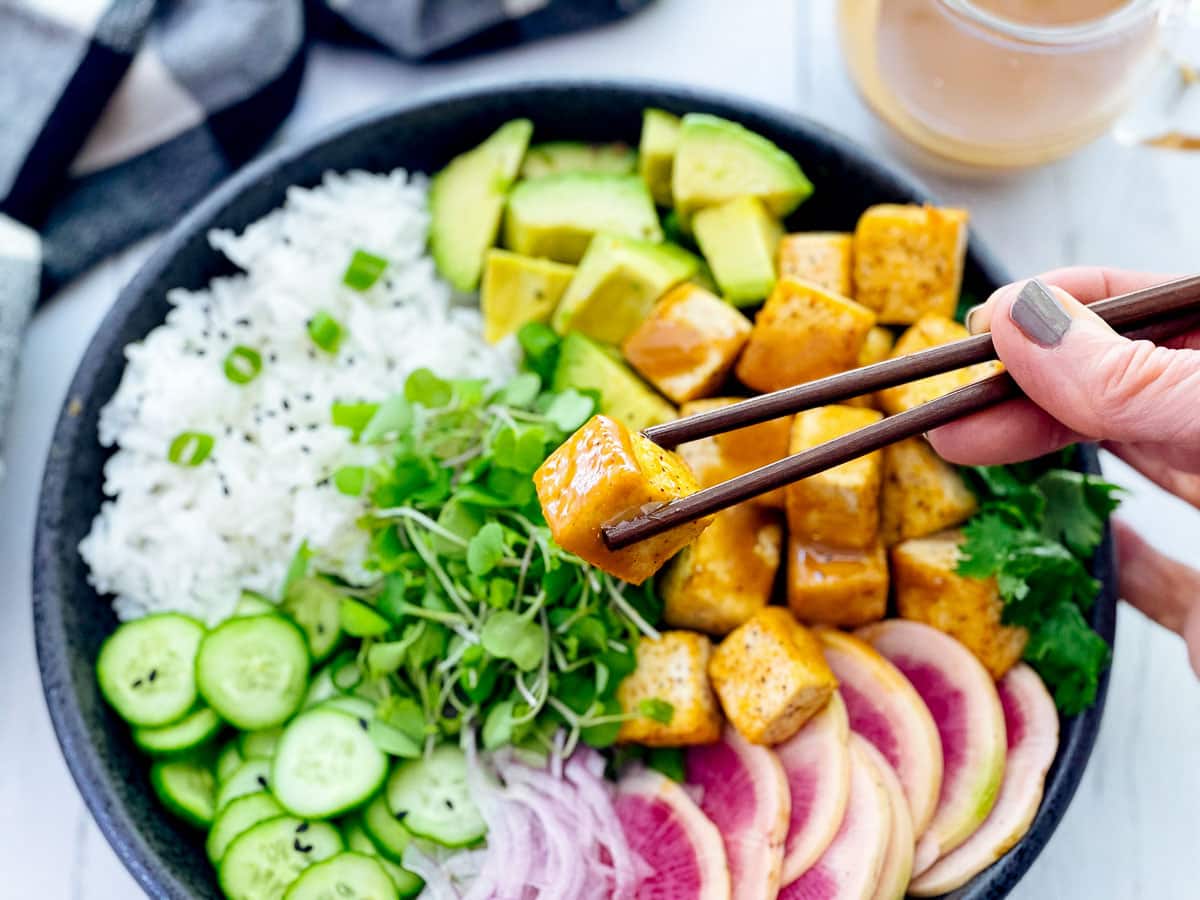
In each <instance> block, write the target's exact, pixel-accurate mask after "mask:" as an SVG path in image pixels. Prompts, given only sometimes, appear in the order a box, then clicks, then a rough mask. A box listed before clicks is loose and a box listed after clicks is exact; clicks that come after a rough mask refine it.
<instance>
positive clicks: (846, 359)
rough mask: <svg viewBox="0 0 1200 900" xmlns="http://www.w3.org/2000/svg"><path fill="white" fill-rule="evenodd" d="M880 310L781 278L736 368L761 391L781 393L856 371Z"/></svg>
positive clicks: (760, 313) (802, 282)
mask: <svg viewBox="0 0 1200 900" xmlns="http://www.w3.org/2000/svg"><path fill="white" fill-rule="evenodd" d="M874 324H875V314H874V313H872V312H871V311H870V310H869V309H867V308H866V307H864V306H860V305H859V304H857V303H855V302H854V301H853V300H851V299H849V298H848V297H843V296H841V295H840V294H834V293H832V292H830V291H827V290H825V289H824V288H822V287H820V286H818V285H815V284H812V283H810V282H807V281H797V280H796V279H794V278H781V279H779V281H778V282H777V283H776V285H775V289H774V290H773V291H772V292H771V296H770V297H768V298H767V302H766V304H764V305H763V308H762V310H761V311H760V312H759V314H758V318H757V319H755V320H754V330H753V331H752V332H750V340H749V341H748V342H747V343H746V349H745V350H743V351H742V358H741V359H739V360H738V363H737V367H736V369H735V370H734V371H735V372H736V373H737V377H738V378H740V379H741V380H742V381H743V382H744V383H745V384H748V385H749V386H750V387H752V388H754V389H755V390H759V391H777V390H779V389H780V388H785V387H791V386H792V385H794V384H801V383H802V382H805V381H812V380H813V379H816V378H824V377H825V376H826V375H834V374H836V373H838V372H844V371H845V370H846V369H852V368H854V366H855V365H856V364H857V362H858V354H859V351H860V350H862V345H863V341H865V340H866V337H867V332H868V331H870V330H871V327H872V326H873V325H874Z"/></svg>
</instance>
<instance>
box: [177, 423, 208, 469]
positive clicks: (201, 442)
mask: <svg viewBox="0 0 1200 900" xmlns="http://www.w3.org/2000/svg"><path fill="white" fill-rule="evenodd" d="M214 444H216V439H215V438H214V437H213V436H212V435H211V434H205V433H204V432H203V431H183V432H180V433H179V434H177V435H176V436H175V440H173V441H171V446H170V447H169V448H168V449H167V459H168V460H169V461H171V462H173V463H175V465H177V466H198V465H200V463H202V462H204V461H205V460H206V459H208V456H209V454H210V453H212V450H213V445H214Z"/></svg>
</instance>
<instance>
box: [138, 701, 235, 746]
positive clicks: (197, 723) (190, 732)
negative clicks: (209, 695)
mask: <svg viewBox="0 0 1200 900" xmlns="http://www.w3.org/2000/svg"><path fill="white" fill-rule="evenodd" d="M220 730H221V717H220V716H218V715H217V714H216V713H215V712H213V711H212V710H211V709H209V708H208V707H207V706H202V707H200V708H199V709H197V710H194V711H193V712H190V713H188V714H187V715H186V716H184V717H183V718H182V719H180V720H179V721H178V722H175V723H174V724H172V725H160V726H159V727H158V728H135V729H133V742H134V743H135V744H137V745H138V746H139V747H141V748H142V749H143V750H145V751H146V752H147V753H150V754H153V755H155V756H170V755H172V754H174V753H181V752H183V751H185V750H191V749H193V748H195V747H199V746H200V745H201V744H203V743H205V742H207V741H209V740H211V739H212V738H213V737H215V736H216V734H217V732H218V731H220Z"/></svg>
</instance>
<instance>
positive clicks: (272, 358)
mask: <svg viewBox="0 0 1200 900" xmlns="http://www.w3.org/2000/svg"><path fill="white" fill-rule="evenodd" d="M267 362H272V363H275V362H279V354H278V353H276V352H274V351H271V352H270V353H268V354H267Z"/></svg>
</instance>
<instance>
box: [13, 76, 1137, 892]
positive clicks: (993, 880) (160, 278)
mask: <svg viewBox="0 0 1200 900" xmlns="http://www.w3.org/2000/svg"><path fill="white" fill-rule="evenodd" d="M647 106H655V107H660V108H663V109H666V110H669V111H672V112H676V113H683V112H688V111H703V112H711V113H714V114H716V115H721V116H726V117H729V118H732V119H736V120H738V121H740V122H742V123H743V124H745V125H746V126H747V127H749V128H751V129H753V130H755V131H758V132H760V133H762V134H764V135H766V136H767V137H769V138H771V139H772V140H774V141H775V142H777V143H778V144H779V145H780V146H782V147H783V148H784V149H785V150H787V151H788V152H790V153H792V154H793V155H794V156H795V157H796V158H797V159H798V160H799V162H800V164H801V166H803V168H804V170H805V172H806V173H807V174H808V176H809V177H810V179H811V180H812V181H813V183H814V184H815V185H816V192H815V193H814V195H813V197H812V198H811V199H809V200H808V201H807V202H806V203H804V204H803V205H802V206H801V207H800V209H799V210H798V211H797V212H796V214H795V215H794V216H793V217H792V219H791V220H790V221H789V223H788V224H789V226H790V227H791V228H793V229H795V230H803V229H810V230H816V229H820V230H842V231H848V230H852V229H853V227H854V223H855V221H856V219H857V217H858V215H859V213H860V212H861V211H862V210H863V209H864V208H865V207H867V206H869V205H871V204H874V203H883V202H898V203H905V202H913V201H918V202H919V201H922V200H925V199H927V198H926V195H925V193H924V191H923V189H921V188H920V187H919V186H918V185H916V184H915V183H913V182H912V181H911V180H909V179H908V178H906V177H905V176H903V175H902V174H900V173H898V172H896V171H895V170H892V169H890V168H888V167H887V166H885V165H883V164H881V163H879V162H877V161H875V160H874V159H873V158H872V157H871V156H870V155H869V154H868V153H867V152H866V151H865V150H863V149H861V148H858V147H856V146H854V145H852V144H850V143H848V142H847V141H845V140H843V139H841V138H839V137H837V136H836V135H835V134H833V133H831V132H829V131H828V130H826V129H824V128H822V127H820V126H818V125H816V124H814V123H810V122H807V121H804V120H802V119H798V118H796V117H794V116H789V115H784V114H782V113H780V112H778V111H772V110H770V109H766V108H763V107H760V106H757V105H755V104H752V103H748V102H744V101H740V100H735V99H731V98H726V97H721V96H719V95H713V94H709V93H704V92H694V91H690V90H685V89H679V88H669V87H663V86H655V85H629V84H613V83H600V82H591V83H576V84H568V85H563V84H561V83H560V84H529V85H515V86H508V87H499V88H491V89H484V90H479V91H474V92H468V93H456V94H452V95H446V96H443V97H437V98H432V99H429V100H426V101H423V102H419V103H416V104H411V105H409V104H404V105H400V106H397V107H394V108H391V109H385V110H382V111H380V112H377V113H374V114H371V115H369V116H366V117H364V118H360V119H357V120H354V121H352V122H350V123H347V124H346V125H343V126H340V127H338V128H336V129H335V130H333V131H331V132H329V133H327V134H325V135H323V136H320V137H318V138H317V139H315V140H314V141H312V142H310V143H307V144H305V145H302V146H299V147H295V148H285V149H283V150H281V151H278V152H276V153H274V154H272V155H270V156H267V157H264V158H263V159H261V160H259V161H258V162H256V163H254V164H252V165H251V166H249V167H247V168H246V169H243V170H242V171H241V172H240V173H239V174H238V175H236V176H234V177H233V178H232V179H230V180H229V181H227V182H226V183H225V184H224V185H222V186H221V187H220V188H219V189H218V190H217V191H215V192H214V193H213V194H212V195H211V196H210V197H209V198H208V199H207V200H206V201H205V202H204V203H202V204H201V205H200V206H199V207H198V208H197V209H195V210H194V211H193V212H192V213H190V214H189V215H188V216H187V217H186V218H185V219H184V220H183V221H182V222H180V223H179V225H178V226H176V227H175V228H174V229H173V230H172V231H171V232H170V233H169V234H168V235H167V237H166V238H165V239H164V240H163V242H162V244H161V246H160V248H159V250H158V251H157V253H156V254H155V255H154V256H153V257H152V258H151V259H150V261H149V262H148V263H147V264H146V266H145V267H144V268H143V269H142V270H141V272H140V273H139V274H138V275H137V276H136V277H135V278H134V280H133V281H132V282H131V283H130V284H129V286H128V287H127V288H126V289H125V290H124V292H123V293H122V294H121V297H120V298H119V300H118V302H117V303H116V305H115V306H114V308H113V309H112V310H111V311H110V313H109V314H108V316H107V317H106V318H105V319H104V321H103V323H102V324H101V326H100V328H99V330H98V332H97V333H96V335H95V337H94V338H93V340H92V342H91V344H90V346H89V348H88V350H87V352H86V354H85V356H84V359H83V361H82V363H81V364H80V367H79V369H78V371H77V372H76V375H75V378H74V381H73V383H72V385H71V388H70V390H69V392H68V396H67V400H66V403H65V405H64V408H63V411H62V414H61V417H60V419H59V423H58V426H57V429H56V431H55V435H54V440H53V443H52V445H51V448H50V453H49V457H48V460H47V465H46V472H45V480H44V484H43V490H42V497H41V506H40V510H39V519H38V525H37V538H36V546H35V553H34V607H35V609H34V619H35V630H36V637H37V644H38V656H39V665H40V668H41V672H42V681H43V686H44V690H45V693H46V700H47V703H48V705H49V708H50V713H51V717H52V719H53V721H54V726H55V729H56V732H57V734H58V738H59V742H60V744H61V745H62V749H63V753H64V755H65V756H66V759H67V763H68V766H69V767H70V769H71V772H72V774H73V776H74V778H75V780H76V782H77V783H78V785H79V787H80V790H81V792H82V793H83V796H84V799H85V801H86V802H87V804H88V806H89V808H90V809H91V811H92V813H93V815H94V816H95V817H96V820H97V822H98V823H99V825H100V827H101V829H102V830H103V831H104V833H105V835H106V836H107V837H108V839H109V841H110V842H111V843H112V845H113V846H114V848H115V849H116V851H117V853H118V855H119V856H120V857H121V858H122V860H123V861H124V862H125V864H126V865H127V866H128V868H129V869H130V871H131V872H132V873H133V874H134V876H135V877H136V878H137V880H138V881H139V882H140V883H141V885H142V886H143V887H144V888H145V889H146V891H147V893H148V894H150V895H151V896H154V897H172V898H176V897H178V898H183V897H189V898H209V897H213V898H215V897H219V896H220V895H219V893H218V890H217V887H216V883H215V879H214V877H213V874H212V869H211V867H210V866H209V864H208V861H207V859H206V857H205V855H204V850H203V841H202V839H201V838H200V836H198V835H197V834H196V833H195V832H193V831H190V830H189V829H187V828H186V827H185V826H182V825H181V824H179V823H177V822H175V821H174V820H172V819H171V818H170V817H168V816H167V815H166V814H165V813H164V812H163V811H162V810H161V808H160V807H159V806H158V804H157V802H156V800H155V799H154V797H153V794H152V791H151V788H150V784H149V780H148V777H147V765H146V763H145V761H144V759H143V758H142V757H141V756H140V755H139V754H138V753H137V752H136V751H135V749H134V747H133V745H132V742H131V741H130V739H129V736H128V729H127V728H126V727H125V726H124V725H123V723H121V722H120V721H119V720H118V718H117V717H116V716H115V715H114V714H113V713H112V712H111V711H110V710H109V709H107V707H106V706H105V705H104V703H103V701H102V699H101V697H100V695H99V692H98V689H97V687H96V683H95V679H94V675H93V664H94V661H95V659H96V655H97V652H98V650H99V645H100V642H101V641H102V640H103V639H104V637H105V636H107V635H108V634H109V633H110V632H111V631H112V629H113V628H114V627H115V624H116V620H115V618H114V616H113V614H112V611H111V609H110V607H109V604H108V602H107V600H106V598H103V597H99V596H97V595H96V592H95V591H94V590H93V589H92V588H91V587H90V586H89V585H88V583H87V578H86V571H85V567H84V565H83V563H82V561H81V560H80V558H79V555H78V553H77V551H76V547H77V545H78V543H79V541H80V539H81V538H82V537H83V536H84V535H85V534H86V533H87V531H88V529H89V527H90V525H91V522H92V519H93V518H94V517H95V515H96V514H97V512H98V511H99V508H100V504H101V501H102V499H103V498H102V495H101V470H102V467H103V465H104V462H105V460H106V458H107V456H108V453H107V451H105V450H103V449H102V448H101V447H100V446H99V444H98V443H97V439H96V426H97V419H98V415H99V411H100V408H101V406H103V404H104V403H105V402H106V401H107V400H108V398H109V397H110V396H111V395H112V393H113V392H114V390H115V389H116V386H117V383H118V381H119V379H120V377H121V372H122V368H123V365H124V356H123V353H122V348H123V347H124V346H125V345H126V344H128V343H129V342H132V341H136V340H139V339H140V338H142V337H143V336H144V335H145V334H146V333H147V332H149V331H150V330H151V329H152V328H154V327H155V326H156V325H158V324H160V323H161V322H162V321H163V319H164V317H165V315H166V312H167V309H168V306H167V303H166V299H165V297H166V292H167V290H168V289H170V288H173V287H185V288H190V289H198V288H200V287H202V286H203V285H204V284H206V283H207V282H208V281H209V280H210V279H211V278H213V277H214V276H217V275H221V274H227V273H228V272H230V271H231V266H230V264H229V263H228V262H227V261H226V260H225V259H224V257H222V256H221V255H219V254H218V253H216V252H214V251H213V250H211V249H210V248H209V246H208V243H207V240H206V236H205V235H206V233H207V231H208V230H209V229H210V228H216V227H220V228H232V229H236V230H240V229H242V228H244V227H245V226H246V225H248V224H249V223H251V222H253V221H254V220H256V219H258V218H260V217H261V216H263V215H265V214H266V213H268V212H269V211H271V210H272V209H274V208H276V207H277V206H279V205H280V204H281V203H282V202H283V201H284V198H285V194H286V191H287V188H288V187H289V186H290V185H313V184H316V183H318V182H319V181H320V178H321V175H322V173H324V172H326V171H328V170H346V169H356V168H358V169H368V170H374V171H384V170H387V169H391V168H394V167H404V168H407V169H410V170H415V171H425V172H431V171H435V170H437V169H438V168H439V167H441V166H442V165H443V164H444V163H445V162H446V161H447V160H449V159H450V158H451V157H452V156H453V155H455V154H456V153H459V152H461V151H462V150H465V149H468V148H470V147H472V146H473V145H475V144H476V143H478V142H479V141H481V140H482V139H483V138H484V137H486V136H487V135H488V134H489V133H490V132H491V131H492V130H494V129H495V128H496V127H497V126H499V125H500V124H501V123H502V122H504V121H506V120H508V119H511V118H514V117H518V116H527V117H529V118H531V119H533V121H534V123H535V125H536V138H537V139H538V140H545V139H553V138H573V139H582V140H601V141H613V140H625V141H628V142H631V143H636V141H637V138H638V134H639V131H640V127H641V114H642V110H643V109H644V108H645V107H647ZM1004 280H1005V278H1004V275H1003V272H1002V271H1001V270H1000V268H999V267H998V266H997V265H996V263H995V262H994V261H993V260H992V259H991V258H990V257H989V256H988V255H987V253H986V252H985V251H984V250H983V248H982V247H981V246H980V245H979V242H978V241H977V240H975V239H972V241H971V244H970V249H969V255H968V264H967V271H966V278H965V289H966V291H968V292H970V293H971V294H972V295H973V296H975V297H978V298H982V297H986V296H987V294H988V293H989V292H990V291H991V290H992V289H993V288H994V287H995V286H996V285H997V284H999V283H1001V282H1003V281H1004ZM1083 459H1084V463H1085V465H1087V466H1088V467H1089V468H1096V459H1095V454H1094V452H1092V451H1087V452H1085V453H1084V454H1083ZM1096 566H1097V568H1096V575H1097V577H1099V578H1101V579H1102V580H1103V581H1104V585H1105V587H1104V591H1103V594H1102V596H1101V598H1100V600H1099V601H1098V602H1097V604H1096V607H1095V610H1094V614H1093V624H1094V625H1095V626H1096V627H1097V629H1098V630H1099V631H1100V632H1101V634H1103V635H1104V636H1105V637H1106V638H1107V639H1108V640H1109V641H1110V642H1111V641H1112V638H1113V630H1114V619H1115V613H1114V609H1115V599H1114V595H1113V578H1112V553H1111V547H1110V545H1109V543H1108V542H1107V541H1106V543H1105V545H1104V546H1103V547H1102V548H1101V550H1100V552H1099V554H1098V557H1097V561H1096ZM1106 687H1107V678H1105V680H1104V681H1103V682H1102V684H1101V691H1100V695H1099V699H1098V701H1097V703H1096V705H1095V706H1094V707H1093V708H1092V709H1091V710H1089V711H1088V712H1087V713H1085V714H1083V715H1082V716H1078V717H1075V718H1074V719H1070V720H1066V721H1064V722H1063V723H1062V724H1063V731H1062V742H1061V746H1060V749H1059V754H1058V758H1057V760H1056V762H1055V766H1054V768H1053V769H1052V771H1051V773H1050V778H1049V782H1048V784H1047V790H1046V795H1045V799H1044V801H1043V803H1042V807H1041V809H1040V811H1039V812H1038V815H1037V819H1036V820H1035V822H1034V825H1033V828H1032V829H1031V830H1030V832H1029V834H1028V835H1027V836H1026V837H1025V838H1024V840H1022V841H1021V843H1020V844H1018V845H1017V847H1015V848H1014V849H1013V850H1012V851H1010V852H1009V853H1008V854H1007V855H1006V856H1005V857H1004V858H1003V859H1002V860H1000V861H999V862H998V863H997V864H995V865H994V866H992V867H991V868H990V869H988V870H987V871H986V872H985V873H983V874H981V875H980V876H978V877H977V878H976V879H975V880H974V881H972V882H971V883H970V884H968V885H966V886H965V887H963V888H961V889H960V890H958V891H956V892H955V893H954V894H953V895H951V896H954V897H956V898H983V897H996V896H1001V895H1003V894H1006V893H1008V890H1009V889H1010V888H1011V887H1012V885H1013V884H1015V882H1016V881H1017V880H1018V879H1019V878H1020V876H1021V874H1023V873H1024V871H1025V870H1026V869H1027V868H1028V867H1029V865H1030V863H1031V862H1032V861H1033V859H1034V858H1035V857H1036V855H1037V854H1038V852H1039V851H1040V850H1041V848H1042V847H1043V846H1044V845H1045V843H1046V841H1047V840H1048V838H1049V836H1050V833H1051V832H1052V831H1053V829H1054V827H1055V826H1056V825H1057V823H1058V821H1059V819H1060V818H1061V817H1062V814H1063V811H1064V809H1065V807H1066V804H1067V803H1068V801H1069V800H1070V797H1071V795H1072V794H1073V793H1074V790H1075V787H1076V785H1077V784H1078V781H1079V778H1080V776H1081V775H1082V772H1083V768H1084V765H1085V763H1086V760H1087V756H1088V754H1089V753H1090V751H1091V747H1092V743H1093V741H1094V738H1095V733H1096V728H1097V727H1098V724H1099V719H1100V712H1101V709H1102V706H1103V702H1104V692H1105V689H1106Z"/></svg>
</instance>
